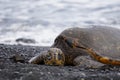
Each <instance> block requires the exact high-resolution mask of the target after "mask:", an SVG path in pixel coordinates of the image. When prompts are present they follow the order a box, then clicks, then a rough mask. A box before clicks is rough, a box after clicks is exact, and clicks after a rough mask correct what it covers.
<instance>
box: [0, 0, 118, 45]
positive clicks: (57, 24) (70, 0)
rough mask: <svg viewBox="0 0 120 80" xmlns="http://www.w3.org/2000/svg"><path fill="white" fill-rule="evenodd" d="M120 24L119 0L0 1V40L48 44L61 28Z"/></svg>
mask: <svg viewBox="0 0 120 80" xmlns="http://www.w3.org/2000/svg"><path fill="white" fill-rule="evenodd" d="M90 25H98V26H99V25H103V26H111V27H116V28H119V27H120V0H0V43H4V44H22V45H36V46H37V45H39V46H50V45H52V43H53V42H54V39H55V37H56V36H57V35H59V34H60V33H61V32H62V31H63V30H64V29H66V28H70V27H89V26H90Z"/></svg>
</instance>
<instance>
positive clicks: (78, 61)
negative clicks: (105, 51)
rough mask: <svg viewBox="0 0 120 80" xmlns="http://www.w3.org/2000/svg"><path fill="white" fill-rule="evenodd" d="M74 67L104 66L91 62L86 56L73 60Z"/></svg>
mask: <svg viewBox="0 0 120 80" xmlns="http://www.w3.org/2000/svg"><path fill="white" fill-rule="evenodd" d="M73 62H74V65H75V66H80V67H84V68H100V67H102V66H104V65H105V64H102V63H100V62H97V61H95V60H93V59H92V58H91V57H90V56H89V55H88V56H78V57H76V58H75V59H74V61H73Z"/></svg>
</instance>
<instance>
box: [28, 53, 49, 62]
mask: <svg viewBox="0 0 120 80" xmlns="http://www.w3.org/2000/svg"><path fill="white" fill-rule="evenodd" d="M46 54H47V51H42V52H41V53H40V54H38V55H36V56H34V57H32V58H31V59H30V60H29V61H28V63H31V64H43V63H44V56H45V55H46Z"/></svg>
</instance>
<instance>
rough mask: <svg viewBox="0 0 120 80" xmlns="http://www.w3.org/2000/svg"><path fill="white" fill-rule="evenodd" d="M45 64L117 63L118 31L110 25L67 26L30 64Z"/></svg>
mask: <svg viewBox="0 0 120 80" xmlns="http://www.w3.org/2000/svg"><path fill="white" fill-rule="evenodd" d="M43 62H44V63H45V64H47V65H87V66H91V67H92V66H94V65H97V66H98V65H103V64H109V65H120V30H119V29H117V28H112V27H90V28H69V29H66V30H64V31H63V32H62V33H61V34H60V35H58V37H57V38H56V39H55V41H54V44H53V45H52V46H51V47H50V49H49V50H48V51H44V52H42V53H40V54H39V55H37V56H35V57H33V58H31V59H30V60H29V63H34V64H40V63H43Z"/></svg>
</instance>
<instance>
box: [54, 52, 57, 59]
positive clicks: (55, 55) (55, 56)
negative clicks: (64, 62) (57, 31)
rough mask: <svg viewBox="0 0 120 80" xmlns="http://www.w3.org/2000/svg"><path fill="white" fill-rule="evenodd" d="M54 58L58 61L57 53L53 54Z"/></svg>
mask: <svg viewBox="0 0 120 80" xmlns="http://www.w3.org/2000/svg"><path fill="white" fill-rule="evenodd" d="M54 58H55V60H58V53H57V52H56V53H55V54H54Z"/></svg>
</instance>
